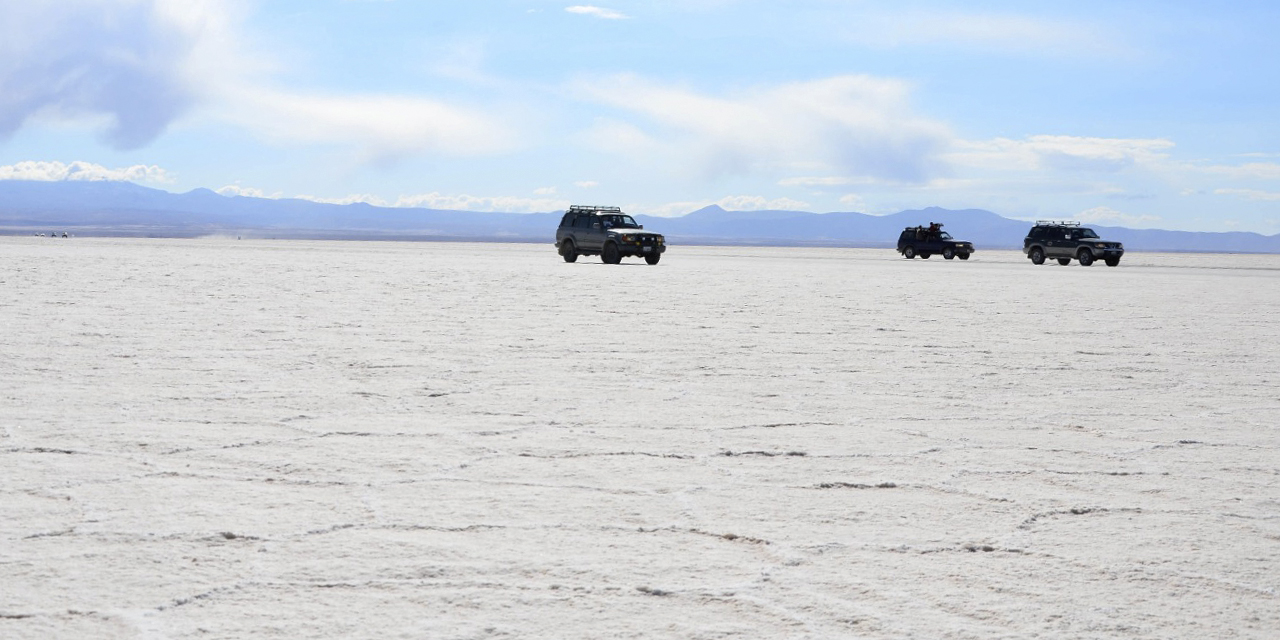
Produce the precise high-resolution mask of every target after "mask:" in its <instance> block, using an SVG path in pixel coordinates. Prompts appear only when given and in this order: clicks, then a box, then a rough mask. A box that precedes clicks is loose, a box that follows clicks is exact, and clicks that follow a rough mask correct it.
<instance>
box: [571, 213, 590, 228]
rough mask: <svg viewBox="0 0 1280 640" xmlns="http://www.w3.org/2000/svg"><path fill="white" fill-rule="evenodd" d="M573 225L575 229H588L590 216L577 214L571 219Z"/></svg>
mask: <svg viewBox="0 0 1280 640" xmlns="http://www.w3.org/2000/svg"><path fill="white" fill-rule="evenodd" d="M573 226H574V228H577V229H590V228H591V216H578V218H577V219H576V220H574V221H573Z"/></svg>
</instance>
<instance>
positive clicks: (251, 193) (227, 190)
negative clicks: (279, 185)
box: [214, 184, 284, 200]
mask: <svg viewBox="0 0 1280 640" xmlns="http://www.w3.org/2000/svg"><path fill="white" fill-rule="evenodd" d="M214 192H215V193H218V194H220V195H224V196H244V197H246V198H267V199H270V200H278V199H280V198H283V197H284V194H283V193H281V192H279V191H277V192H275V193H267V192H265V191H263V190H262V189H258V188H256V187H242V186H240V185H238V184H229V185H227V186H225V187H220V188H218V189H214Z"/></svg>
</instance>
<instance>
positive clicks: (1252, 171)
mask: <svg viewBox="0 0 1280 640" xmlns="http://www.w3.org/2000/svg"><path fill="white" fill-rule="evenodd" d="M1200 170H1201V171H1203V172H1205V173H1209V174H1212V175H1216V176H1224V177H1227V178H1232V179H1236V180H1280V164H1277V163H1274V162H1249V163H1246V164H1242V165H1212V166H1208V167H1201V168H1200Z"/></svg>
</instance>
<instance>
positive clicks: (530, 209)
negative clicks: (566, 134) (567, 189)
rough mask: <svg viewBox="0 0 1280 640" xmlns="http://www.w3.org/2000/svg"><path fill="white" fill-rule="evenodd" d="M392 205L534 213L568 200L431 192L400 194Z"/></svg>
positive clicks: (553, 208)
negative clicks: (409, 194)
mask: <svg viewBox="0 0 1280 640" xmlns="http://www.w3.org/2000/svg"><path fill="white" fill-rule="evenodd" d="M393 206H396V207H425V208H428V209H455V210H460V211H508V212H513V213H535V212H539V211H557V210H561V209H565V208H566V207H568V206H569V201H568V200H561V199H556V198H524V197H519V196H471V195H465V194H463V195H445V194H441V193H436V192H432V193H426V194H419V195H411V196H401V197H400V198H399V199H398V200H397V201H396V203H395V204H394V205H393Z"/></svg>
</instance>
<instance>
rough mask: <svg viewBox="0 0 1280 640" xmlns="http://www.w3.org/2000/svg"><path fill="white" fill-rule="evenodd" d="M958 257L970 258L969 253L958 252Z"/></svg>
mask: <svg viewBox="0 0 1280 640" xmlns="http://www.w3.org/2000/svg"><path fill="white" fill-rule="evenodd" d="M956 257H957V258H960V259H961V260H968V259H969V254H967V253H958V254H956Z"/></svg>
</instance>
